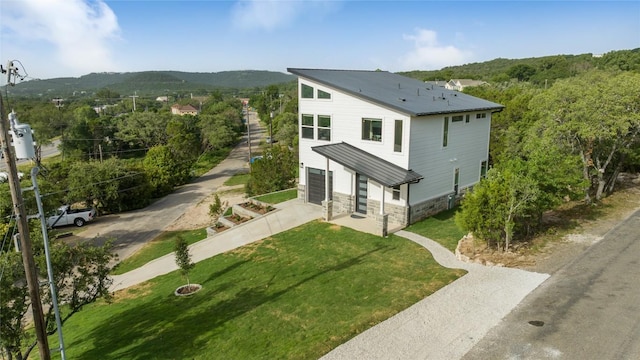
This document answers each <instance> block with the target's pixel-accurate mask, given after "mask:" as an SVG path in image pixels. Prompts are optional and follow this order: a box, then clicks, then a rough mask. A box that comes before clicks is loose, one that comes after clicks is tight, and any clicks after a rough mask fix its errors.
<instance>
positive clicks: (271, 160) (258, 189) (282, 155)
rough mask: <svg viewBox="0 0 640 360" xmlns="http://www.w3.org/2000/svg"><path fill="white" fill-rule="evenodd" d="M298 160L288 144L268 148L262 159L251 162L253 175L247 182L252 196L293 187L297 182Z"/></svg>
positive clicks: (247, 187) (248, 192) (247, 188)
mask: <svg viewBox="0 0 640 360" xmlns="http://www.w3.org/2000/svg"><path fill="white" fill-rule="evenodd" d="M297 164H298V160H297V157H296V155H295V153H294V152H293V151H291V150H289V148H288V147H286V146H273V147H270V148H268V149H267V150H266V151H265V153H264V155H263V156H262V159H260V160H257V161H255V162H254V163H253V164H251V176H250V177H249V181H247V184H246V191H247V194H249V195H250V196H253V195H259V194H266V193H270V192H274V191H279V190H285V189H290V188H292V187H293V186H294V185H295V183H296V168H297Z"/></svg>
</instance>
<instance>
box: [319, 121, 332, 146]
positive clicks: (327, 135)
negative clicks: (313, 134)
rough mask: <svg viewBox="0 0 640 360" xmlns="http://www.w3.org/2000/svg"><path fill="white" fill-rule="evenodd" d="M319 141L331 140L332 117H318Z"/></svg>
mask: <svg viewBox="0 0 640 360" xmlns="http://www.w3.org/2000/svg"><path fill="white" fill-rule="evenodd" d="M318 140H327V141H330V140H331V116H329V115H318Z"/></svg>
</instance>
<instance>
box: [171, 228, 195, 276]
mask: <svg viewBox="0 0 640 360" xmlns="http://www.w3.org/2000/svg"><path fill="white" fill-rule="evenodd" d="M174 251H175V252H176V264H177V265H178V267H180V273H181V274H182V276H184V277H185V278H186V279H187V287H189V288H190V287H191V282H190V281H189V272H190V271H191V269H193V268H194V267H195V266H196V264H195V263H194V262H192V261H191V254H189V244H187V241H186V240H185V239H184V238H183V237H182V236H178V237H177V238H176V244H175V248H174Z"/></svg>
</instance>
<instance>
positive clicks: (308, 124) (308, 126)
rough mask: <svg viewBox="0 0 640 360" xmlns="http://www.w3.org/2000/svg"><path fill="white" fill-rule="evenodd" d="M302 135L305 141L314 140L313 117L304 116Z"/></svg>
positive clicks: (301, 127)
mask: <svg viewBox="0 0 640 360" xmlns="http://www.w3.org/2000/svg"><path fill="white" fill-rule="evenodd" d="M300 129H301V134H300V136H302V138H303V139H313V138H314V136H313V135H314V134H313V115H309V114H302V121H301V126H300Z"/></svg>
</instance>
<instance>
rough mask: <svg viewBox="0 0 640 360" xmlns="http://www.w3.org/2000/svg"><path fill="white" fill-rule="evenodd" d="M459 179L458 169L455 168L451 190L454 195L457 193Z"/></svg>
mask: <svg viewBox="0 0 640 360" xmlns="http://www.w3.org/2000/svg"><path fill="white" fill-rule="evenodd" d="M459 181H460V169H459V168H456V170H455V171H454V172H453V192H454V193H456V195H457V194H458V184H459Z"/></svg>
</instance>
